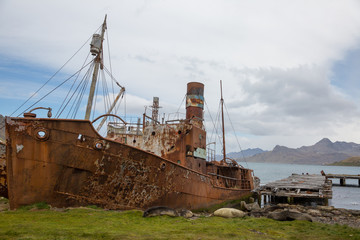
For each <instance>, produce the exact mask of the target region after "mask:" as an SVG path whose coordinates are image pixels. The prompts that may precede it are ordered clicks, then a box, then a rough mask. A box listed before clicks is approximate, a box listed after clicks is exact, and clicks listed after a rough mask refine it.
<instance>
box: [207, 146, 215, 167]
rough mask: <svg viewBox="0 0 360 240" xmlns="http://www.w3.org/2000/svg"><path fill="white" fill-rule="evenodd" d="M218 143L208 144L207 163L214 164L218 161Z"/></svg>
mask: <svg viewBox="0 0 360 240" xmlns="http://www.w3.org/2000/svg"><path fill="white" fill-rule="evenodd" d="M215 149H216V142H211V143H208V144H206V155H207V159H206V160H207V161H208V162H212V161H215V160H216V151H215Z"/></svg>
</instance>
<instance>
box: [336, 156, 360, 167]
mask: <svg viewBox="0 0 360 240" xmlns="http://www.w3.org/2000/svg"><path fill="white" fill-rule="evenodd" d="M330 165H333V166H360V157H350V158H347V159H345V160H342V161H340V162H335V163H332V164H330Z"/></svg>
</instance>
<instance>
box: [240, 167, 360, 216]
mask: <svg viewBox="0 0 360 240" xmlns="http://www.w3.org/2000/svg"><path fill="white" fill-rule="evenodd" d="M240 164H241V165H242V166H244V167H246V168H251V169H253V170H254V174H255V176H257V177H259V178H260V180H261V183H260V184H261V185H263V184H266V183H268V182H273V181H276V180H280V179H283V178H287V177H289V176H290V175H291V174H292V173H297V174H302V173H309V174H320V171H321V170H324V172H325V173H337V174H360V167H340V166H320V165H299V164H278V163H245V162H241V163H240ZM332 181H333V188H332V190H333V199H331V200H329V205H331V206H334V207H337V208H347V209H358V210H360V187H358V180H351V179H348V180H346V185H352V186H351V187H340V186H336V185H338V184H339V180H338V179H332ZM334 185H335V186H334Z"/></svg>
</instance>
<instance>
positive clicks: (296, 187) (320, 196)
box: [257, 174, 332, 205]
mask: <svg viewBox="0 0 360 240" xmlns="http://www.w3.org/2000/svg"><path fill="white" fill-rule="evenodd" d="M331 188H332V182H331V180H329V179H327V178H326V177H325V176H322V175H315V174H312V175H308V174H306V175H299V174H292V175H291V176H290V177H288V178H285V179H281V180H278V181H275V182H271V183H268V184H266V185H263V186H260V188H259V189H258V191H257V192H258V195H259V196H260V197H263V202H264V204H266V203H267V202H270V203H300V204H307V203H312V202H314V203H316V204H320V205H327V203H328V199H331V198H332V189H331ZM259 201H261V198H260V199H259Z"/></svg>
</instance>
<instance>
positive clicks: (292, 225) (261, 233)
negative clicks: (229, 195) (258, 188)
mask: <svg viewBox="0 0 360 240" xmlns="http://www.w3.org/2000/svg"><path fill="white" fill-rule="evenodd" d="M0 239H307V240H309V239H318V240H320V239H327V240H328V239H360V229H353V228H350V227H347V226H340V225H326V224H320V223H310V222H304V221H292V222H278V221H274V220H271V219H266V218H250V217H246V218H242V219H240V218H236V219H224V218H220V217H200V218H198V219H196V220H188V219H185V218H182V217H174V218H172V217H168V216H161V217H151V218H143V217H142V212H141V211H124V212H118V211H103V210H98V209H91V208H85V209H81V208H79V209H70V210H67V211H64V212H57V211H52V210H48V209H41V210H37V211H34V209H32V210H26V209H25V208H23V209H19V210H16V211H4V212H0Z"/></svg>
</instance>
